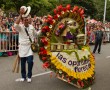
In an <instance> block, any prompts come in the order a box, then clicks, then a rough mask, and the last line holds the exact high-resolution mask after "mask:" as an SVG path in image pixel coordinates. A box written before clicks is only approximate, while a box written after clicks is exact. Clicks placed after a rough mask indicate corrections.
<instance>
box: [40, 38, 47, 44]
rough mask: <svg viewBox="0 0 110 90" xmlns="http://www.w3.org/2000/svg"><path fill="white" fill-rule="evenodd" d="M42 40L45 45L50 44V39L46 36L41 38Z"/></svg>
mask: <svg viewBox="0 0 110 90" xmlns="http://www.w3.org/2000/svg"><path fill="white" fill-rule="evenodd" d="M41 42H42V43H43V44H44V45H48V41H47V39H46V38H44V37H43V38H41Z"/></svg>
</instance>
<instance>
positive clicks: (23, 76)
mask: <svg viewBox="0 0 110 90" xmlns="http://www.w3.org/2000/svg"><path fill="white" fill-rule="evenodd" d="M21 75H22V78H24V79H26V57H21Z"/></svg>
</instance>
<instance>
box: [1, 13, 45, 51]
mask: <svg viewBox="0 0 110 90" xmlns="http://www.w3.org/2000/svg"><path fill="white" fill-rule="evenodd" d="M16 19H17V16H15V17H1V16H0V52H4V51H5V52H6V51H9V50H11V51H14V50H17V48H18V35H19V34H18V33H17V32H16V30H15V28H14V22H15V20H16ZM44 20H45V16H44V17H38V16H36V15H34V16H33V17H31V16H30V24H32V25H33V26H34V27H35V29H36V31H39V30H41V27H42V24H43V22H44ZM20 23H22V21H21V22H20Z"/></svg>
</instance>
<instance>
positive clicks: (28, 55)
mask: <svg viewBox="0 0 110 90" xmlns="http://www.w3.org/2000/svg"><path fill="white" fill-rule="evenodd" d="M30 11H31V7H30V6H29V7H26V6H22V7H21V8H20V15H19V17H18V19H17V20H16V22H15V24H14V27H15V29H16V30H17V31H18V32H19V50H18V52H19V56H20V59H21V76H22V78H20V79H19V80H18V81H25V80H26V79H27V82H31V77H32V68H33V52H32V50H31V42H30V40H29V36H30V38H31V40H32V41H34V40H35V39H36V37H35V36H36V31H35V29H34V27H33V26H32V25H31V24H29V18H28V15H29V13H30ZM21 20H22V22H23V23H22V24H20V21H21ZM27 32H28V34H29V36H28V35H27ZM26 61H27V63H28V73H27V75H26Z"/></svg>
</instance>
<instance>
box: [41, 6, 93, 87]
mask: <svg viewBox="0 0 110 90" xmlns="http://www.w3.org/2000/svg"><path fill="white" fill-rule="evenodd" d="M84 26H85V22H84V9H83V8H82V7H79V6H74V7H71V6H70V5H67V6H66V7H63V6H62V5H60V6H57V7H56V8H55V9H54V15H48V16H47V19H46V21H45V23H44V25H43V27H42V31H41V32H42V33H41V35H40V38H39V57H40V59H41V60H42V62H43V67H44V68H45V69H47V68H49V69H51V70H52V71H53V72H55V73H56V75H57V78H59V79H61V80H63V81H66V82H68V83H70V84H72V85H74V86H76V87H78V88H86V87H89V86H90V85H92V84H93V82H94V76H95V72H94V71H95V70H94V69H95V61H94V60H95V59H94V56H93V55H92V53H91V51H90V47H89V46H88V45H86V43H87V38H86V34H85V32H86V31H85V29H84Z"/></svg>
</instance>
